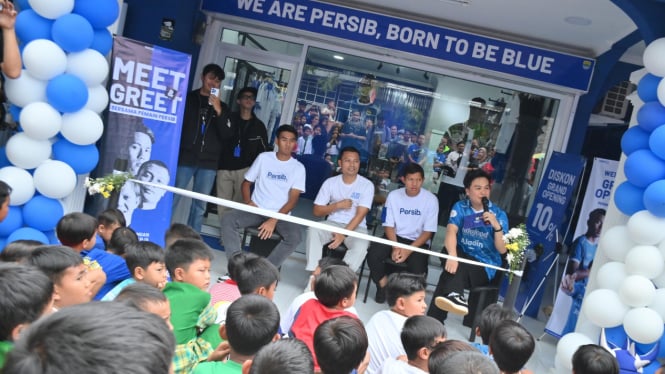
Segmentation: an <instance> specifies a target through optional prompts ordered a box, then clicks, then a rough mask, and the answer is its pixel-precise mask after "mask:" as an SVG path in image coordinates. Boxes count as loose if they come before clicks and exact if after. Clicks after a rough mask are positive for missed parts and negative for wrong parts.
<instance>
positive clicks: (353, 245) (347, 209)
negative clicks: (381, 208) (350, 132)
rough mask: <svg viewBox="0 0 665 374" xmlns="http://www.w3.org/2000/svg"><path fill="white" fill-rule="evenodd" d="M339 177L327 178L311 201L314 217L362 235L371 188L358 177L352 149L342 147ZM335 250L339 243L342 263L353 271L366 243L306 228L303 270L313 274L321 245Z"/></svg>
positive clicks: (357, 156)
mask: <svg viewBox="0 0 665 374" xmlns="http://www.w3.org/2000/svg"><path fill="white" fill-rule="evenodd" d="M338 163H339V166H340V168H341V169H342V174H340V175H337V176H334V177H331V178H328V179H327V180H326V181H325V182H324V183H323V185H322V186H321V189H320V190H319V193H318V194H317V195H316V200H314V215H315V216H317V217H322V216H328V218H327V219H326V220H325V223H326V224H328V225H330V226H335V227H342V228H345V229H347V230H354V231H357V232H361V233H363V234H366V233H367V224H366V223H365V216H366V215H367V213H368V212H369V210H370V209H371V208H372V200H373V198H374V185H373V184H372V182H370V181H369V180H368V179H367V178H365V177H363V176H360V175H358V170H359V169H360V152H358V150H357V149H355V148H353V147H344V148H343V149H342V150H341V153H340V157H339V160H338ZM326 243H329V244H328V248H330V249H336V248H337V247H339V246H340V245H341V244H342V243H344V244H345V245H346V247H347V248H348V251H347V252H346V255H345V256H344V261H345V262H346V263H347V264H349V267H350V268H351V269H353V270H354V271H356V270H358V268H359V267H360V264H361V263H362V262H363V259H364V258H365V253H366V252H367V246H368V245H369V242H367V241H366V240H362V239H358V238H353V237H351V238H349V237H346V236H345V235H342V234H339V233H336V232H331V231H325V230H321V229H316V228H313V227H310V228H309V230H308V231H307V267H306V270H308V271H314V269H316V266H317V264H318V262H319V259H320V258H321V256H322V253H321V252H322V249H323V245H324V244H326Z"/></svg>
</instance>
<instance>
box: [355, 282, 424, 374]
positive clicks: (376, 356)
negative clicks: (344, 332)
mask: <svg viewBox="0 0 665 374" xmlns="http://www.w3.org/2000/svg"><path fill="white" fill-rule="evenodd" d="M425 287H426V284H425V278H424V277H423V276H422V275H416V274H409V273H393V274H390V276H389V277H388V283H387V284H386V288H385V290H386V300H387V301H388V305H389V307H390V309H388V310H382V311H380V312H377V313H375V314H374V315H373V316H372V318H371V319H370V320H369V322H368V323H367V326H366V327H365V328H366V329H367V336H368V337H369V356H370V361H369V367H368V368H367V372H368V373H369V374H373V373H379V372H380V369H381V366H382V365H383V362H384V361H385V360H386V359H388V358H395V357H397V356H400V355H404V354H405V353H406V352H405V351H404V347H403V346H402V344H400V333H401V331H402V326H404V322H406V319H407V318H409V317H412V316H422V315H424V314H425V311H426V310H427V303H425Z"/></svg>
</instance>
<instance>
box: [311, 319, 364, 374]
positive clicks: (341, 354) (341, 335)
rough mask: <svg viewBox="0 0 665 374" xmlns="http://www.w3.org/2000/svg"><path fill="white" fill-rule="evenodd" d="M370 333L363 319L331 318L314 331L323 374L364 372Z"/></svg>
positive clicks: (316, 350)
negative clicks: (368, 334)
mask: <svg viewBox="0 0 665 374" xmlns="http://www.w3.org/2000/svg"><path fill="white" fill-rule="evenodd" d="M367 346H368V342H367V333H366V332H365V327H364V326H363V323H362V322H360V320H358V319H356V318H351V317H346V316H341V317H337V318H333V319H329V320H327V321H325V322H323V323H322V324H320V325H319V327H317V328H316V331H315V332H314V352H316V359H317V360H318V362H319V366H320V367H321V373H323V374H335V373H345V374H346V373H352V372H354V371H355V372H358V373H364V372H365V369H366V368H367V365H368V364H369V356H368V353H367Z"/></svg>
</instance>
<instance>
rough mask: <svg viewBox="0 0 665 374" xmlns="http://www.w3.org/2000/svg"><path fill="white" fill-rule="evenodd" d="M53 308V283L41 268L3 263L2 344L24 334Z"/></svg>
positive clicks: (0, 289) (0, 272)
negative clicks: (28, 327)
mask: <svg viewBox="0 0 665 374" xmlns="http://www.w3.org/2000/svg"><path fill="white" fill-rule="evenodd" d="M52 307H53V282H51V280H50V279H49V278H48V277H47V276H46V275H45V274H44V273H42V272H41V271H39V269H36V268H34V267H31V266H25V265H19V264H10V263H7V264H0V341H15V340H16V339H17V338H18V336H19V334H20V333H21V331H22V330H23V329H24V328H25V327H26V326H27V325H29V324H30V323H32V322H34V321H36V320H37V319H38V318H39V317H41V316H42V315H43V314H45V313H48V312H49V311H50V310H51V309H52Z"/></svg>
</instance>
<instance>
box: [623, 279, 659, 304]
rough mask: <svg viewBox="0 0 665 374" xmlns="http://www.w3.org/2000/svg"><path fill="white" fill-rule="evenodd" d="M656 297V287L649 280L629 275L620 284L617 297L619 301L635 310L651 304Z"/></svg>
mask: <svg viewBox="0 0 665 374" xmlns="http://www.w3.org/2000/svg"><path fill="white" fill-rule="evenodd" d="M655 295H656V287H655V286H654V285H653V283H651V281H650V280H649V278H646V277H643V276H641V275H629V276H627V277H626V279H624V280H623V283H621V288H619V297H620V298H621V301H622V302H623V303H624V304H626V305H628V306H632V307H635V308H640V307H644V306H647V305H649V304H651V302H652V301H653V298H654V296H655Z"/></svg>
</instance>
